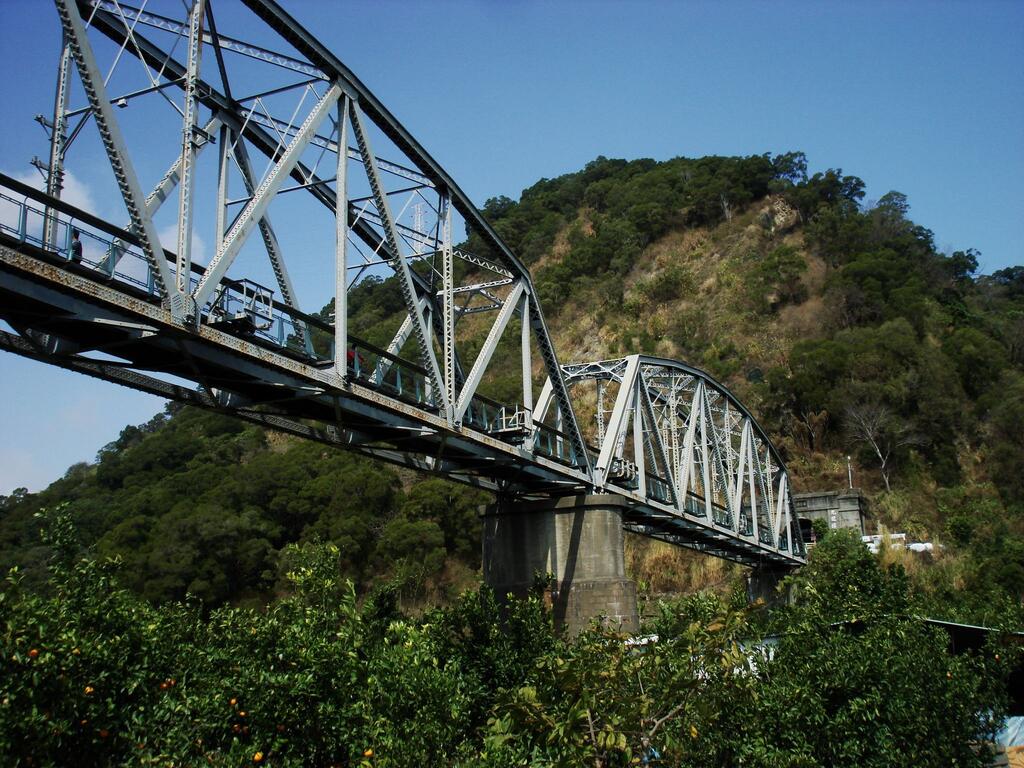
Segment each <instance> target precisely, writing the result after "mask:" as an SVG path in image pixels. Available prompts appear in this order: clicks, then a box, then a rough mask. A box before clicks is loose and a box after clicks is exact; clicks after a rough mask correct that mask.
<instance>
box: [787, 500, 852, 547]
mask: <svg viewBox="0 0 1024 768" xmlns="http://www.w3.org/2000/svg"><path fill="white" fill-rule="evenodd" d="M793 509H794V510H795V511H796V516H797V520H799V521H800V531H801V533H802V534H803V538H804V542H807V543H809V542H810V541H812V537H811V531H812V528H811V525H812V523H813V522H814V521H815V520H824V521H825V523H826V524H827V525H828V527H829V530H834V529H837V528H852V529H853V530H855V531H857V532H859V533H860V535H861V536H863V535H864V514H865V512H867V499H866V498H864V494H862V493H861V491H860V489H859V488H846V489H844V490H842V491H812V492H811V493H794V494H793Z"/></svg>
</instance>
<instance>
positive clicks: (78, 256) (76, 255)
mask: <svg viewBox="0 0 1024 768" xmlns="http://www.w3.org/2000/svg"><path fill="white" fill-rule="evenodd" d="M71 261H72V262H74V263H75V264H81V263H82V241H81V240H79V239H78V230H77V229H72V230H71Z"/></svg>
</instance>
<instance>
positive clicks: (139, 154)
mask: <svg viewBox="0 0 1024 768" xmlns="http://www.w3.org/2000/svg"><path fill="white" fill-rule="evenodd" d="M154 4H155V3H150V4H148V5H145V6H144V7H143V8H136V7H133V6H129V5H127V4H125V3H121V2H119V1H118V0H77V1H76V0H56V6H57V11H58V14H57V15H58V17H59V20H60V23H61V28H62V33H63V41H64V45H63V50H62V54H61V56H60V59H59V62H58V77H57V80H58V85H57V89H56V95H55V106H54V114H53V119H52V120H45V119H43V120H41V122H43V123H44V124H45V125H46V126H47V127H48V129H49V133H50V139H51V141H50V150H51V151H50V155H49V162H48V163H46V164H45V165H44V166H43V168H44V170H45V172H46V177H47V178H46V181H47V184H46V192H38V191H36V190H34V189H31V188H29V187H27V186H26V185H24V184H22V183H20V182H18V181H16V180H14V179H10V178H7V177H3V178H2V179H0V182H2V187H3V189H2V190H0V214H2V215H0V317H2V319H3V320H4V321H5V322H6V323H7V324H8V325H9V326H10V327H11V328H12V329H13V331H14V332H13V333H11V332H7V331H3V332H2V333H0V348H3V349H6V350H8V351H11V352H14V353H17V354H20V355H24V356H27V357H31V358H34V359H38V360H42V361H44V362H47V363H50V364H54V365H58V366H61V367H64V368H67V369H70V370H75V371H78V372H80V373H85V374H87V375H91V376H95V377H99V378H102V379H105V380H108V381H112V382H115V383H119V384H122V385H125V386H129V387H133V388H136V389H140V390H143V391H147V392H151V393H153V394H157V395H159V396H161V397H167V398H170V399H175V400H179V401H183V402H188V403H192V404H194V405H197V406H200V407H204V408H210V409H214V410H218V411H222V412H227V413H231V414H233V415H235V416H238V417H240V418H243V419H247V420H249V421H253V422H256V423H260V424H263V425H265V426H268V427H272V428H275V429H279V430H283V431H286V432H291V433H293V434H298V435H301V436H303V437H307V438H311V439H315V440H319V441H322V442H324V443H328V444H331V445H337V446H342V447H346V448H348V449H351V450H355V451H359V452H361V453H364V454H366V455H369V456H373V457H376V458H379V459H383V460H386V461H389V462H393V463H397V464H401V465H404V466H409V467H413V468H416V469H419V470H423V471H426V472H431V473H435V474H439V475H442V476H444V477H447V478H449V479H452V480H456V481H459V482H463V483H469V484H472V485H477V486H480V487H484V488H488V489H491V490H494V491H496V492H498V493H499V494H501V495H502V496H503V497H505V498H515V499H521V500H538V499H544V498H551V497H555V496H565V495H575V494H585V493H591V492H603V493H613V494H617V495H620V496H622V497H623V498H625V499H627V503H628V505H629V508H628V510H627V512H626V513H625V514H624V521H625V525H626V527H627V528H628V529H630V530H633V531H635V532H638V533H641V534H644V535H647V536H652V537H655V538H659V539H663V540H666V541H670V542H672V543H675V544H679V545H681V546H686V547H690V548H694V549H698V550H701V551H705V552H708V553H711V554H714V555H717V556H720V557H725V558H728V559H732V560H736V561H739V562H743V563H747V564H751V565H754V564H760V563H770V564H775V565H784V566H786V565H798V564H800V563H802V562H803V557H804V551H803V545H802V541H801V540H800V535H799V528H798V526H797V525H796V520H795V516H794V515H793V511H792V502H791V499H790V491H789V485H788V477H787V473H786V469H785V466H784V464H783V462H782V460H781V458H780V457H779V456H778V454H777V451H776V450H775V448H774V447H773V446H772V444H771V442H770V440H769V439H768V438H767V436H766V435H765V433H764V432H763V430H761V428H760V427H759V426H758V425H757V423H756V421H755V420H754V418H753V417H752V416H751V414H750V413H749V412H747V410H746V409H745V408H744V407H743V406H742V405H741V404H740V403H739V401H738V400H736V398H735V397H734V396H733V395H732V394H731V393H729V392H728V390H727V389H726V388H725V387H723V386H722V385H721V384H719V383H718V382H716V381H714V380H713V379H712V378H711V377H709V376H708V375H707V374H705V373H703V372H701V371H699V370H697V369H694V368H691V367H689V366H686V365H685V364H682V363H677V362H673V361H669V360H662V359H658V358H651V357H645V356H637V355H633V356H630V357H626V358H622V359H619V360H609V361H601V362H595V363H584V364H573V365H566V366H562V365H560V364H559V361H558V358H557V356H556V353H555V349H554V346H553V344H552V341H551V338H550V335H549V334H548V331H547V327H546V324H545V322H544V316H543V313H542V309H541V306H540V302H539V301H538V298H537V294H536V291H535V290H534V287H533V284H532V281H531V279H530V274H529V271H528V270H527V268H526V267H525V266H524V265H523V264H522V263H521V262H520V261H519V260H518V258H517V257H516V256H515V255H514V254H513V253H512V252H511V251H510V250H509V248H508V247H507V246H506V245H505V243H504V242H503V241H502V240H501V238H500V237H499V235H498V234H497V233H496V232H495V230H494V229H493V228H492V227H491V226H490V225H489V224H488V222H487V221H486V220H485V219H484V218H483V216H482V215H481V214H480V213H479V211H477V209H476V208H475V207H474V206H473V204H472V203H471V202H470V200H469V199H468V197H467V196H466V195H465V194H464V193H463V192H462V191H461V190H460V189H459V188H458V186H457V185H456V184H455V182H454V180H453V179H452V178H451V177H450V176H449V175H448V174H447V173H446V172H445V171H444V170H443V169H442V168H441V167H440V165H439V164H438V163H437V162H436V161H434V160H433V158H431V157H430V156H429V155H428V154H427V152H426V151H425V150H424V149H423V148H422V147H421V146H420V145H419V144H418V143H417V142H416V140H415V139H414V138H413V137H412V136H411V135H410V134H409V133H408V132H407V131H406V129H405V128H404V127H403V126H402V125H401V124H400V123H399V122H398V121H397V120H396V119H395V118H394V117H393V116H392V115H391V114H390V112H388V110H387V109H386V108H385V107H384V105H383V104H382V103H381V102H380V101H379V100H378V99H377V98H376V97H375V96H374V95H373V94H372V93H370V91H369V90H368V89H367V88H366V87H365V86H364V85H363V84H362V83H361V82H360V81H359V80H358V79H357V78H356V77H355V75H354V74H353V73H352V72H351V71H349V70H348V69H347V68H346V67H345V66H344V65H343V64H342V63H341V61H339V60H338V59H337V58H336V57H335V56H334V55H333V54H332V53H331V52H330V51H328V50H327V49H326V48H325V47H324V46H323V45H322V44H321V43H319V42H318V41H317V40H316V39H315V38H314V37H313V36H312V35H311V34H310V33H309V32H308V31H306V30H305V29H303V28H302V27H301V26H300V25H299V24H298V23H297V22H296V21H295V20H294V19H292V18H291V17H290V16H289V15H288V14H287V13H286V12H285V11H284V10H283V9H282V8H281V7H280V6H279V5H278V4H277V3H275V2H272V0H240V2H239V3H238V4H236V5H237V7H234V8H232V9H231V13H232V14H233V15H230V16H225V17H220V16H217V17H215V16H214V5H216V7H217V10H218V12H220V10H221V8H222V6H226V5H227V3H226V2H225V1H224V0H217V1H216V3H214V0H192V2H191V3H188V4H186V6H187V11H188V12H187V13H186V14H185V15H184V17H183V18H174V17H172V16H171V15H160V14H157V13H155V12H153V11H152V10H151V7H152V5H154ZM172 7H177V9H178V11H179V12H180V10H181V4H178V5H177V6H173V5H172ZM225 20H230V22H231V23H232V25H233V26H235V27H238V28H240V29H241V28H244V29H246V31H247V33H248V32H250V31H252V30H253V23H254V22H259V31H260V34H261V35H262V37H261V38H260V40H261V41H262V40H263V39H269V40H270V41H271V43H262V42H261V44H259V45H257V44H256V43H254V42H245V41H243V40H242V39H241V38H240V37H235V36H229V35H227V34H224V33H223V32H226V31H228V30H227V27H226V26H225ZM271 44H273V45H274V46H275V47H282V46H283V47H287V48H288V49H289V50H291V51H292V52H291V53H287V54H286V53H280V52H278V51H276V50H273V49H272V48H271ZM179 56H180V57H181V58H180V59H179V58H178V57H179ZM101 61H103V64H102V65H101V63H100V62H101ZM129 64H131V65H132V66H131V67H129V66H128V65H129ZM126 69H128V70H130V71H129V72H128V73H126V74H124V73H123V71H124V70H126ZM76 76H77V82H78V84H79V86H80V88H79V89H78V90H76V89H75V88H74V87H73V86H74V82H75V78H76ZM76 94H77V95H78V97H79V98H82V97H83V96H84V104H81V105H79V106H77V107H75V106H73V105H72V101H73V99H74V98H75V96H76ZM135 106H138V107H140V108H141V110H148V111H150V112H151V111H152V110H154V109H155V108H156V107H160V108H162V109H163V110H164V112H165V113H166V117H165V118H164V119H162V120H161V121H160V127H161V129H162V130H163V133H162V134H161V135H156V134H157V133H159V132H158V131H155V130H150V129H147V128H146V126H152V125H153V122H152V120H150V121H149V122H146V121H142V122H138V121H137V122H135V123H133V122H132V121H131V120H130V119H129V118H128V115H129V114H130V113H131V112H132V109H131V108H132V107H135ZM90 122H92V123H94V124H95V127H96V129H97V131H96V133H97V134H98V138H99V141H100V144H101V145H102V148H103V151H104V152H105V155H106V158H107V160H108V161H109V165H110V168H111V170H112V171H113V176H114V179H115V181H116V189H117V191H118V192H119V194H120V197H121V198H122V199H123V201H124V206H125V211H126V214H127V216H126V219H127V221H126V223H125V225H124V226H119V225H116V224H113V223H111V222H109V221H106V220H103V219H100V218H98V217H96V216H94V215H92V214H91V213H89V212H86V211H82V210H79V209H77V208H76V207H74V206H72V205H69V204H68V203H67V202H65V201H63V200H61V191H62V186H63V182H64V174H65V167H66V164H67V158H68V152H69V149H70V148H71V147H72V145H74V144H75V143H76V141H80V140H81V139H80V136H81V134H82V131H83V128H84V127H85V126H86V125H87V124H88V123H90ZM140 126H142V127H141V128H140ZM160 156H163V157H164V158H165V161H166V165H165V166H164V167H166V171H164V172H162V173H159V174H154V173H153V171H152V167H151V166H152V163H153V160H154V158H156V157H160ZM385 156H387V157H386V158H385ZM41 165H42V164H41ZM261 165H262V166H263V168H264V169H263V171H262V173H259V172H258V169H259V167H260V166H261ZM147 175H148V176H152V177H153V178H154V179H155V183H154V184H153V186H152V187H151V191H149V192H148V193H146V192H145V191H144V187H143V185H142V181H141V178H142V177H144V176H147ZM204 179H205V180H206V181H207V183H206V185H205V186H204V185H203V184H202V183H201V182H202V181H203V180H204ZM175 195H176V196H177V211H176V214H177V215H176V218H175V219H174V226H173V228H172V229H171V231H173V233H174V235H173V237H170V238H168V236H167V231H168V230H167V228H162V227H160V226H158V220H159V217H161V216H163V217H165V218H166V217H167V216H168V215H170V213H169V209H170V206H168V210H163V211H162V208H163V207H164V203H166V202H167V201H169V200H170V199H171V198H172V197H174V196H175ZM282 198H287V199H288V201H289V203H288V205H289V206H290V205H291V201H292V200H293V199H301V200H302V201H303V203H302V204H304V205H306V206H309V207H311V210H310V212H309V213H308V214H307V213H302V214H301V215H300V217H299V218H296V214H294V213H291V210H292V209H291V208H288V207H285V208H283V210H285V211H287V212H288V220H289V225H288V226H289V227H297V226H298V227H306V226H309V227H312V226H313V224H314V223H319V224H322V225H324V226H326V227H327V228H329V230H330V232H331V235H332V238H331V239H333V244H332V245H331V248H330V250H331V251H333V252H332V253H330V254H329V255H328V257H327V258H321V257H318V256H311V255H309V254H297V253H291V254H286V250H287V248H286V245H287V240H288V238H285V237H280V238H279V236H278V231H279V230H277V229H275V227H274V225H273V223H272V222H271V217H270V208H271V206H272V204H273V205H274V211H275V217H276V216H277V210H278V208H280V207H282V203H280V202H279V201H281V199H282ZM304 210H306V209H304ZM203 225H205V227H206V229H205V230H204V231H210V230H211V229H212V232H213V237H212V238H211V239H210V240H211V242H212V244H213V245H212V254H211V255H210V257H209V259H208V260H206V263H205V264H203V265H200V264H199V263H198V260H197V259H196V258H194V256H195V252H194V251H195V246H194V243H195V236H196V234H197V233H198V232H199V230H200V229H201V228H202V227H203ZM459 225H462V226H465V228H466V229H467V231H471V232H473V233H475V235H476V236H477V239H476V240H475V242H477V243H482V244H483V245H482V246H481V249H482V252H478V253H470V252H468V250H467V249H466V248H464V247H460V246H459V245H458V244H457V243H456V242H455V239H454V235H453V232H454V231H456V229H457V227H458V226H459ZM73 229H75V230H78V231H80V232H81V238H82V241H83V244H84V247H83V258H82V261H81V263H75V262H74V261H71V260H69V256H70V255H71V253H72V252H71V234H70V233H71V231H72V230H73ZM282 231H283V230H282ZM257 232H258V233H259V235H258V236H257V235H256V233H257ZM161 235H163V236H164V239H167V240H168V242H166V243H165V242H162V241H161ZM166 246H171V247H170V248H169V247H166ZM300 256H301V257H300ZM256 258H262V259H263V260H264V261H263V263H262V265H260V267H259V268H261V269H264V271H265V272H266V274H268V275H271V276H272V279H273V281H274V284H275V288H274V289H271V288H268V287H266V286H265V285H262V284H260V283H259V282H257V281H256V280H254V279H251V277H252V272H251V271H250V270H252V269H253V260H254V259H256ZM311 265H312V266H311ZM312 268H319V269H320V270H321V272H320V273H318V275H319V274H321V273H322V276H321V277H320V278H319V279H320V281H321V284H328V285H333V287H334V290H333V308H332V309H333V312H331V313H327V312H321V313H319V314H312V313H310V312H308V311H307V310H304V309H303V308H302V307H301V306H300V303H299V298H298V291H297V289H296V281H295V280H294V279H293V272H294V273H295V274H303V275H304V274H305V273H306V272H308V271H309V270H310V269H312ZM382 273H384V274H389V275H393V277H394V281H395V283H397V286H398V289H399V293H400V295H401V307H402V310H403V312H404V320H402V322H401V323H400V325H399V326H398V327H397V328H395V329H394V334H393V336H392V338H391V339H390V341H389V342H386V343H380V344H379V345H374V344H371V343H369V342H367V341H365V340H364V339H362V338H360V337H359V336H358V335H357V333H358V330H359V329H358V328H353V327H352V326H351V322H352V317H353V315H352V313H351V312H350V303H351V302H352V301H353V296H354V295H355V293H356V292H358V291H359V290H360V289H361V286H362V285H363V281H364V280H365V278H366V277H367V276H377V275H380V274H382ZM278 297H279V298H278ZM480 336H483V337H484V342H483V344H482V345H479V341H478V339H479V337H480ZM478 346H479V349H477V347H478ZM510 361H511V365H510ZM509 369H511V370H513V371H515V373H514V376H515V377H516V380H517V381H518V382H519V384H518V387H517V390H518V392H517V395H516V397H515V402H508V401H507V398H506V400H496V399H494V398H492V397H488V396H487V395H486V394H485V392H486V391H487V389H488V387H491V388H492V389H493V387H494V385H493V382H494V380H495V379H496V378H497V377H499V376H501V375H504V376H505V378H506V379H507V378H508V371H509ZM538 383H540V384H541V386H540V387H539V391H537V384H538ZM506 389H507V388H506ZM588 390H592V391H588ZM574 398H575V401H576V405H577V406H578V405H579V402H580V400H581V398H582V399H584V400H586V401H587V402H593V403H595V404H596V406H595V408H594V410H595V414H594V420H593V423H590V424H588V425H587V426H586V428H583V427H582V426H581V424H580V422H579V421H578V419H577V415H576V414H577V408H576V407H574Z"/></svg>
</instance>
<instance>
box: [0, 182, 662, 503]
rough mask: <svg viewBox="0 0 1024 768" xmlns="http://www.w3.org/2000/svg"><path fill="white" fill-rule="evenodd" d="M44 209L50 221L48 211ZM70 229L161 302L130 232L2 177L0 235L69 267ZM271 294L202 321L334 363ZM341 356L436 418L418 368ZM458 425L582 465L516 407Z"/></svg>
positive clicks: (111, 279) (93, 253)
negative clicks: (308, 342) (309, 344)
mask: <svg viewBox="0 0 1024 768" xmlns="http://www.w3.org/2000/svg"><path fill="white" fill-rule="evenodd" d="M30 201H31V202H30ZM32 203H35V205H33V204H32ZM48 206H49V211H50V213H49V214H47V212H46V210H47V207H48ZM47 217H49V219H50V222H51V225H52V227H53V232H54V234H53V236H52V237H51V240H50V242H49V243H47V242H46V236H45V229H46V227H45V224H46V219H47ZM74 230H77V231H78V232H79V239H80V240H81V242H82V260H81V262H79V266H81V267H84V268H86V269H89V270H92V271H95V272H97V273H99V274H100V275H101V276H102V278H103V279H104V280H105V281H106V282H108V283H116V284H119V285H120V286H122V287H124V288H127V289H129V290H131V291H132V292H133V293H135V294H136V295H139V294H141V295H142V296H143V297H145V298H147V299H149V300H150V301H152V302H154V303H156V302H158V300H159V294H158V291H157V288H156V284H155V281H154V277H153V272H152V269H151V268H150V266H149V263H148V261H147V260H146V258H145V257H144V256H143V254H142V251H141V248H140V245H139V242H138V239H137V238H136V237H135V236H134V235H133V234H132V233H130V232H128V231H127V230H122V229H119V228H118V227H115V226H114V225H111V224H109V223H108V222H105V221H103V220H102V219H99V218H98V217H95V216H93V215H91V214H89V213H87V212H85V211H81V210H79V209H77V208H75V207H74V206H71V205H69V204H68V203H66V202H63V201H60V200H55V199H50V198H47V196H46V195H45V194H44V193H42V192H40V191H39V190H36V189H33V188H31V187H28V186H27V185H25V184H23V183H21V182H19V181H17V180H15V179H11V178H10V177H7V176H3V175H0V232H2V233H4V234H6V235H7V236H9V237H11V238H13V239H15V240H17V241H18V242H20V243H27V244H29V245H32V246H34V247H35V248H37V249H39V250H40V251H42V252H44V253H46V254H47V256H48V257H49V258H56V259H59V260H61V261H64V262H68V263H70V262H71V261H72V252H71V242H72V236H71V235H72V232H73V231H74ZM164 256H165V258H167V259H168V261H174V259H175V257H174V254H172V253H170V252H167V251H165V252H164ZM203 274H204V269H203V267H202V266H201V265H197V264H193V265H192V274H191V281H190V282H191V287H192V288H195V286H196V285H197V284H198V283H199V280H200V279H201V278H202V276H203ZM271 295H272V291H270V289H267V288H262V287H261V286H259V285H257V284H255V283H252V281H249V280H230V279H225V280H224V281H222V289H221V290H220V291H219V293H218V294H217V295H216V297H215V299H214V301H213V302H212V304H211V305H210V306H209V307H207V308H205V309H204V311H203V318H204V320H205V321H208V322H209V324H210V325H211V326H213V327H218V328H222V329H223V330H225V331H227V332H229V333H232V334H234V335H239V336H243V337H246V338H250V339H255V340H259V341H260V342H262V343H263V344H264V345H266V346H270V347H272V348H273V347H276V348H279V349H281V350H282V351H287V352H289V353H290V354H292V355H298V356H301V357H304V358H306V359H307V360H308V361H309V362H311V363H313V364H317V363H325V362H330V361H332V360H333V354H334V350H333V340H332V339H331V340H329V341H327V343H326V344H325V345H322V346H325V347H326V350H325V351H324V352H323V353H318V352H316V351H315V349H314V350H313V351H312V354H310V352H309V351H308V348H306V347H305V345H304V343H303V341H302V338H303V337H302V333H303V332H304V330H308V329H310V328H312V329H316V330H318V331H320V332H322V333H323V334H324V335H325V336H327V335H328V334H330V336H333V328H332V326H331V325H330V324H328V323H326V322H324V321H323V320H321V319H320V318H318V317H315V316H311V315H307V314H305V313H303V312H300V311H298V310H296V309H294V308H292V307H287V306H284V305H282V304H280V303H279V302H277V301H274V300H273V299H272V298H271ZM330 336H328V339H330ZM346 354H347V357H348V360H347V368H348V371H349V375H350V376H351V377H353V379H354V380H355V381H358V382H359V383H361V384H363V385H366V386H369V387H370V388H373V389H376V390H378V391H380V392H382V393H384V394H387V395H389V396H392V397H395V398H397V399H399V400H402V401H405V402H408V403H410V404H412V405H415V406H417V407H420V408H424V409H426V410H430V411H434V412H436V411H437V410H438V409H439V403H438V402H437V397H436V392H435V391H434V390H433V389H432V388H431V387H430V384H429V378H428V375H427V371H426V370H425V369H424V368H422V367H420V366H419V365H417V364H415V363H412V362H410V361H408V360H406V359H404V358H401V357H398V356H397V355H393V354H390V353H389V352H387V351H386V350H383V349H380V348H379V347H375V346H374V345H372V344H369V343H367V342H364V341H361V340H359V339H357V338H354V337H351V336H350V337H349V346H348V349H347V351H346ZM463 423H464V425H465V426H467V427H469V428H471V429H474V430H478V431H480V432H485V433H488V434H492V435H494V436H496V437H499V438H500V439H503V440H506V441H508V442H511V443H516V444H523V443H525V442H526V440H527V438H528V437H530V436H531V435H533V450H534V452H535V453H537V454H538V455H540V456H544V457H545V458H548V459H551V460H553V461H557V462H559V463H561V464H566V465H568V466H576V465H577V464H578V463H579V462H578V461H577V459H578V457H577V456H576V452H575V451H574V450H573V446H572V440H571V439H570V438H569V436H568V435H567V434H565V433H563V432H561V431H559V430H558V429H556V428H554V427H552V426H549V425H547V424H543V423H533V421H532V418H530V417H528V416H527V415H526V411H524V410H523V408H522V407H521V406H519V405H508V404H504V403H500V402H498V401H496V400H492V399H490V398H488V397H486V396H484V395H480V394H477V395H474V397H473V398H472V400H471V401H470V404H469V407H468V408H467V409H466V413H465V416H464V419H463ZM592 454H593V455H592V456H591V459H592V460H593V459H595V458H596V456H597V452H596V449H593V450H592ZM666 488H667V486H666Z"/></svg>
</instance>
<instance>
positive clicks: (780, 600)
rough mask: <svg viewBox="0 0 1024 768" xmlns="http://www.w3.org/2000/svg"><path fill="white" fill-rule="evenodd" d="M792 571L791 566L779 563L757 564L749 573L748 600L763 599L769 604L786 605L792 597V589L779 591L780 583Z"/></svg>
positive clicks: (754, 601) (753, 601) (752, 601)
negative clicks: (786, 566) (784, 566)
mask: <svg viewBox="0 0 1024 768" xmlns="http://www.w3.org/2000/svg"><path fill="white" fill-rule="evenodd" d="M790 573H792V569H791V568H783V567H779V566H777V565H767V564H762V565H756V566H754V567H753V568H751V569H750V573H748V574H747V600H748V601H749V602H751V603H756V602H757V601H758V600H762V601H763V602H765V603H767V604H768V605H784V604H786V603H789V602H790V601H791V599H792V595H791V590H789V589H786V590H784V591H782V592H780V591H779V584H780V583H781V582H782V580H783V579H784V578H785V577H786V576H788V575H789V574H790Z"/></svg>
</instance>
